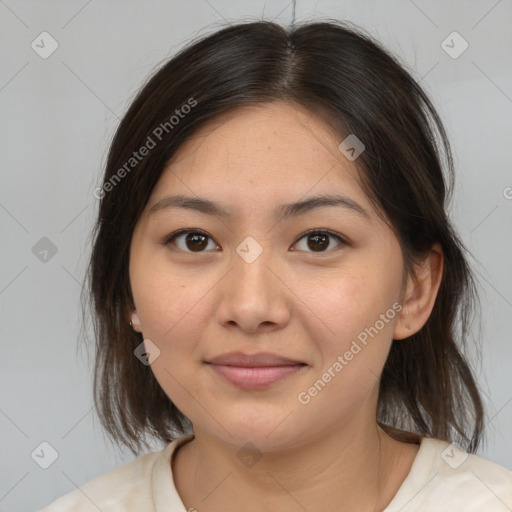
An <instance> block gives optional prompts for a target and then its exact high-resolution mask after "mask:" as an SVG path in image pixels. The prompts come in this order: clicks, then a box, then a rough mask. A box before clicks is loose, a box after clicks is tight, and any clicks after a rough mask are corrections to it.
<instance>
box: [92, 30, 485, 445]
mask: <svg viewBox="0 0 512 512" xmlns="http://www.w3.org/2000/svg"><path fill="white" fill-rule="evenodd" d="M406 69H407V68H406V66H404V64H401V63H400V62H399V61H398V60H397V59H396V58H395V57H393V56H391V55H390V54H389V53H388V52H387V51H385V50H384V49H383V48H382V47H381V46H380V45H379V43H377V42H376V41H374V40H373V39H372V38H371V37H370V36H369V35H367V34H366V33H364V32H363V31H362V30H361V29H359V28H357V27H354V26H353V25H351V24H348V23H342V22H339V21H335V20H326V21H322V22H306V23H302V24H299V25H296V26H292V27H290V28H284V27H282V26H279V25H277V24H275V23H271V22H266V21H258V22H251V23H239V24H235V25H232V26H229V27H227V28H222V29H221V30H218V31H217V32H215V33H214V34H212V35H210V36H207V37H204V38H202V39H199V40H197V41H193V42H192V43H190V44H189V45H188V46H187V47H185V48H184V49H182V50H181V51H180V52H179V53H178V54H177V55H176V56H174V57H173V58H171V59H170V60H168V61H167V62H166V63H165V64H164V65H163V66H162V67H161V68H160V69H159V70H158V71H157V72H156V73H155V74H154V75H153V76H152V77H151V78H150V79H149V80H148V81H147V83H146V84H145V85H144V86H143V87H142V89H141V90H140V92H139V93H138V95H137V96H136V98H135V99H134V101H133V102H132V104H131V106H130V107H129V109H128V111H127V113H126V115H125V116H124V118H123V119H122V121H121V123H120V125H119V127H118V129H117V132H116V133H115V135H114V138H113V141H112V144H111V147H110V151H109V154H108V159H107V163H106V169H105V173H104V178H103V185H102V187H101V189H97V190H99V192H98V193H97V194H96V195H97V197H99V198H100V205H99V215H98V219H97V223H96V225H95V227H94V230H93V232H92V238H93V240H92V242H93V247H92V255H91V259H90V264H89V269H88V275H87V285H88V286H87V287H86V288H85V289H86V292H88V296H87V299H90V308H91V313H92V319H93V325H94V335H95V340H96V354H95V357H96V362H95V367H94V401H95V404H96V407H97V410H98V413H99V417H100V420H101V423H102V425H103V426H104V428H105V429H106V431H107V432H108V433H109V434H110V436H111V438H112V439H113V440H115V441H116V442H117V443H119V444H123V445H126V446H128V447H129V448H130V450H131V451H132V452H133V453H134V454H137V453H139V452H140V449H141V447H143V446H146V447H147V446H148V445H147V442H146V440H145V436H146V435H150V436H153V437H154V438H156V439H158V440H160V441H162V442H165V443H168V442H170V441H172V440H173V439H175V438H176V437H179V436H181V435H183V434H184V433H190V432H191V431H192V430H191V427H192V425H191V423H190V421H189V420H188V418H186V417H185V416H184V415H183V414H182V413H181V411H179V410H178V409H177V407H176V406H175V405H174V404H173V403H172V402H171V400H170V399H169V398H168V397H167V396H166V394H165V393H164V392H163V390H162V389H161V387H160V385H159V384H158V382H157V381H156V379H155V377H154V375H153V373H152V371H151V368H150V366H145V365H143V364H141V362H140V361H139V360H138V359H137V358H136V357H135V356H134V350H135V348H136V347H137V346H138V345H139V344H140V343H141V342H142V336H141V334H140V333H137V332H134V331H133V330H132V329H131V328H130V326H129V319H130V312H131V310H132V309H133V307H134V304H133V298H132V294H131V290H130V281H129V275H128V262H129V249H130V242H131V237H132V233H133V230H134V227H135V225H136V223H137V221H138V219H139V216H140V214H141V212H142V210H143V209H144V207H145V206H146V204H147V201H148V199H149V196H150V194H151V192H152V190H153V188H154V187H155V185H156V183H157V181H158V180H159V178H160V176H161V174H162V171H163V169H164V167H165V165H166V162H168V161H169V159H170V158H171V157H172V156H173V155H174V154H175V152H176V151H177V150H178V148H179V147H180V146H181V144H183V143H184V142H185V141H186V140H187V139H188V138H189V137H190V136H191V135H192V134H194V132H195V131H196V130H198V129H199V128H200V127H202V126H204V125H205V124H206V123H208V122H209V121H212V120H213V119H214V118H215V117H216V116H219V115H221V114H224V113H227V112H228V111H230V110H232V109H234V108H237V107H242V106H247V105H255V104H258V103H265V102H275V101H286V102H291V103H293V104H297V105H301V106H302V107H306V108H307V109H308V110H309V111H310V112H311V113H312V114H313V115H316V116H319V117H320V118H321V119H323V120H324V121H325V122H326V123H328V124H329V125H330V126H331V127H333V128H334V129H335V130H336V132H337V133H338V134H339V137H340V139H339V140H340V142H341V141H342V140H343V139H344V138H345V137H346V136H348V135H349V134H355V135H356V136H357V138H358V139H360V140H361V141H362V142H363V143H364V145H365V151H364V152H363V153H362V154H361V155H360V156H359V158H358V160H357V164H358V167H359V168H360V174H361V176H360V180H361V184H362V186H363V188H364V190H365V192H366V193H367V194H368V197H369V198H370V200H371V201H372V203H373V204H374V205H375V207H376V210H378V211H382V212H384V217H385V218H386V220H387V221H388V223H389V225H390V226H391V227H392V229H393V230H394V232H395V233H396V236H397V239H398V240H399V242H400V245H401V248H402V251H403V254H404V261H405V265H404V266H405V271H406V272H412V271H413V266H414V263H415V262H418V261H420V260H421V258H422V256H424V255H425V254H426V252H427V251H428V249H429V248H431V247H432V245H433V244H434V243H435V242H439V243H440V244H441V246H442V249H443V251H444V271H443V277H442V283H441V287H440V290H439V293H438V296H437V298H436V302H435V305H434V308H433V311H432V313H431V315H430V317H429V319H428V321H427V322H426V324H425V325H424V326H423V328H422V329H421V330H420V331H419V332H417V333H416V334H414V335H412V336H411V337H410V338H408V339H407V340H405V341H394V342H393V344H392V348H391V351H390V354H389V357H388V359H387V361H386V364H385V367H384V370H383V374H382V377H381V382H380V394H379V403H378V415H377V418H378V421H379V425H380V426H381V427H382V428H383V429H385V430H386V431H388V432H389V433H390V435H392V436H394V437H396V438H397V439H401V440H405V441H412V440H414V439H416V440H417V436H430V437H436V438H439V439H444V440H447V441H456V442H458V443H459V444H460V445H461V446H462V447H464V448H465V449H466V450H468V451H470V452H474V451H476V449H477V447H478V444H479V442H480V440H481V435H482V431H483V416H484V414H483V407H482V401H481V398H480V394H479V391H478V388H477V385H476V383H475V379H474V377H473V375H472V370H471V369H470V366H469V363H468V361H467V360H466V358H465V356H464V348H465V345H466V341H467V339H468V337H469V334H470V319H471V315H472V312H473V309H474V308H473V307H474V306H475V305H477V301H476V300H475V299H477V296H476V288H475V284H474V280H473V277H472V273H471V271H470V267H469V265H468V262H467V259H466V253H467V251H466V250H465V249H464V246H463V244H462V243H461V241H460V240H459V238H458V237H457V235H456V234H455V233H454V231H453V229H452V227H451V224H450V221H449V219H448V217H447V213H446V208H447V201H448V199H449V195H450V193H451V188H452V187H453V162H452V156H451V149H450V145H449V142H448V139H447V135H446V133H445V130H444V128H443V126H442V123H441V120H440V118H439V116H438V114H437V113H436V110H435V109H434V107H433V105H432V104H431V102H430V100H429V98H428V97H427V95H426V94H425V92H424V91H423V90H422V89H421V88H420V86H419V85H418V83H417V82H416V81H415V80H414V79H413V78H412V75H411V73H410V72H409V71H407V70H406ZM185 105H187V108H185ZM180 113H181V114H182V115H180ZM172 116H174V119H173V118H172ZM178 118H179V119H178ZM159 127H160V128H159ZM156 134H158V136H157V135H156ZM150 139H151V140H152V142H153V143H155V145H154V147H153V148H152V149H150V151H148V152H145V153H147V154H146V155H145V156H144V157H140V159H139V158H137V159H136V160H135V159H134V156H133V153H134V152H137V151H138V150H139V149H140V148H142V147H143V146H146V147H148V146H149V145H150V144H149V143H148V141H149V140H150ZM139 156H140V155H139ZM443 156H444V162H443ZM122 169H124V172H123V171H122ZM445 180H446V181H447V183H446V182H445ZM84 314H85V308H84ZM404 431H405V432H404ZM408 432H409V433H411V434H410V435H409V434H408Z"/></svg>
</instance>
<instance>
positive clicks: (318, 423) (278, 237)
mask: <svg viewBox="0 0 512 512" xmlns="http://www.w3.org/2000/svg"><path fill="white" fill-rule="evenodd" d="M340 142H341V139H340V136H339V135H337V134H336V133H334V132H333V131H332V130H331V129H330V128H329V126H327V125H326V124H324V122H323V121H322V120H321V119H319V118H317V117H316V116H314V115H313V114H311V113H310V112H308V111H306V110H305V109H303V108H302V107H299V106H296V105H292V104H289V103H284V102H277V103H272V104H265V105H263V106H262V105H260V106H255V107H244V108H239V109H237V110H235V111H233V112H230V113H229V114H227V115H224V116H222V117H219V118H217V119H216V121H215V122H213V123H211V124H210V125H208V126H207V127H204V128H203V129H201V130H200V131H199V132H197V133H196V134H195V136H194V137H193V138H192V139H191V140H189V141H187V142H186V143H185V144H183V145H182V147H181V148H180V149H179V151H178V152H177V153H176V154H175V156H174V158H173V159H172V160H171V161H170V162H169V164H168V165H167V167H166V169H165V170H164V173H163V174H162V176H161V178H160V180H159V182H158V183H157V185H156V187H155V188H154V190H153V192H152V195H151V197H150V199H149V201H148V204H147V206H146V209H145V210H144V213H143V215H142V216H141V218H140V220H139V222H138V224H137V225H136V227H135V230H134V234H133V239H132V244H131V252H130V269H129V270H130V280H131V286H132V291H133V297H134V304H135V310H133V311H132V312H131V314H130V317H129V319H128V321H129V320H130V319H131V320H132V322H133V327H134V329H136V330H137V331H139V332H142V334H143V336H144V339H150V340H151V341H152V342H153V343H154V344H155V345H157V346H158V348H159V350H160V355H159V356H158V357H157V358H156V359H155V360H154V361H153V363H152V364H151V369H152V371H153V373H154V375H155V377H156V379H157V380H158V382H159V384H160V385H161V387H162V389H163V390H164V391H165V393H166V394H167V396H169V398H170V399H171V400H172V401H173V402H174V403H175V404H176V405H177V407H178V408H179V409H180V410H181V411H182V412H183V413H184V414H185V415H186V416H187V417H188V418H189V419H190V420H191V421H192V423H193V425H194V433H195V437H194V439H193V440H192V441H190V442H188V443H187V444H185V445H183V446H182V447H181V448H180V449H179V450H178V451H177V452H176V456H175V458H174V459H173V461H172V469H173V474H174V481H175V485H176V488H177V490H178V493H179V494H180V496H181V498H182V500H183V503H184V505H185V507H186V508H187V509H189V508H192V507H193V508H195V509H196V510H198V511H199V512H202V511H221V510H222V511H223V512H225V511H227V510H235V509H236V510H239V508H240V507H239V504H240V503H244V506H243V510H244V511H247V512H252V511H256V510H258V511H261V510H262V509H263V508H264V507H269V506H271V507H272V509H278V510H280V511H282V512H287V511H297V510H304V509H306V510H309V511H312V510H337V511H338V512H343V511H349V510H358V511H359V512H364V511H372V510H382V509H383V508H385V506H386V505H387V504H388V503H389V502H390V501H391V499H392V498H393V496H394V495H395V493H396V491H397V490H398V488H399V487H400V485H401V483H402V482H403V480H404V478H405V477H406V476H407V474H408V472H409V470H410V468H411V465H412V463H413V460H414V457H415V456H416V453H417V451H418V445H414V444H406V443H402V442H399V441H396V440H394V439H392V438H391V437H390V436H388V435H387V434H385V433H384V432H383V431H382V430H381V429H380V428H378V426H377V420H376V409H377V398H378V385H379V380H380V375H381V372H382V368H383V366H384V363H385V361H386V357H387V355H388V352H389V349H390V347H391V344H392V343H393V342H394V343H407V342H408V341H393V339H394V340H403V339H404V338H406V337H408V336H410V335H411V334H413V333H414V332H416V331H418V330H419V329H420V328H421V327H422V326H423V325H424V323H425V322H426V321H427V319H428V317H429V315H430V312H431V310H432V308H433V305H434V301H435V297H436V294H437V291H438V288H439V284H440V279H441V275H442V263H443V257H442V251H441V249H440V247H439V246H437V245H435V246H434V247H432V250H431V251H430V252H429V253H428V254H427V255H426V257H425V260H424V262H423V264H422V265H421V266H419V267H417V269H416V271H417V272H416V274H417V275H416V277H414V276H406V275H405V274H404V270H403V269H404V262H403V258H402V251H401V248H400V245H399V243H398V240H397V239H396V237H395V235H394V234H393V232H392V230H391V229H390V228H389V226H387V225H386V224H385V223H384V222H383V221H382V220H381V219H380V218H379V217H378V215H377V212H375V211H374V210H373V208H372V205H371V203H370V201H369V199H368V198H367V197H366V195H365V193H364V192H363V191H362V190H361V188H360V186H359V184H358V179H357V176H358V174H357V167H356V164H357V160H356V161H354V162H351V161H349V160H348V159H347V158H345V156H344V155H343V154H342V153H341V152H340V151H339V150H338V145H339V144H340ZM178 193H179V194H184V195H188V196H193V197H202V198H207V199H210V200H212V201H215V202H218V203H220V204H221V205H222V206H224V207H225V208H229V209H231V210H232V211H233V213H234V216H233V217H232V218H219V217H216V216H213V215H209V214H205V213H202V212H198V211H194V210H192V209H184V208H177V207H172V208H167V209H161V210H158V211H155V212H153V213H149V210H150V209H151V207H152V206H153V205H155V204H156V203H157V202H158V201H160V200H161V199H162V198H164V197H166V196H168V195H170V194H178ZM330 193H338V194H342V195H344V196H347V197H349V198H350V199H352V200H353V201H355V202H356V203H358V204H359V205H360V206H361V207H362V208H364V210H365V211H366V212H367V216H364V215H359V214H358V213H356V212H354V211H353V210H350V209H346V208H342V207H339V206H329V207H322V208H318V209H316V210H312V211H310V212H308V213H307V214H304V215H297V216H294V217H290V218H287V219H284V220H280V221H278V220H276V218H275V217H274V209H275V208H276V207H277V206H279V205H282V204H284V203H289V202H293V201H298V200H302V199H305V198H308V197H311V196H313V195H317V194H330ZM183 228H187V229H190V231H194V229H200V230H202V231H205V232H206V233H207V234H208V236H209V237H211V238H207V239H206V242H205V245H204V249H202V252H197V251H194V250H193V248H194V246H193V245H191V244H190V243H189V244H187V243H186V239H185V237H186V235H183V236H181V237H179V238H178V239H177V240H175V241H174V243H169V244H168V245H165V240H166V239H167V238H168V236H169V235H170V234H171V233H173V232H174V231H177V230H178V229H183ZM310 229H319V230H321V229H324V230H325V229H327V230H330V231H333V232H335V233H338V234H339V235H340V236H341V237H342V238H343V239H344V240H345V241H346V242H347V243H341V242H339V241H338V240H336V239H335V238H334V237H330V238H329V239H328V240H329V245H328V246H327V247H326V248H324V249H321V250H320V251H315V250H314V246H313V248H311V247H312V244H308V236H305V237H304V236H303V234H304V232H305V231H307V230H310ZM248 236H251V237H252V238H253V239H255V240H256V241H257V243H258V244H259V245H260V247H261V249H262V253H261V254H260V255H259V256H258V257H257V258H256V259H255V260H254V261H253V262H251V263H248V262H247V261H245V260H244V259H243V258H242V257H240V256H239V254H238V253H237V252H236V248H237V247H238V246H239V244H240V243H241V242H242V241H243V240H244V239H245V238H246V237H248ZM326 245H327V242H326ZM395 303H398V304H400V305H401V306H402V309H401V311H400V313H397V314H396V315H394V318H392V319H390V320H389V319H388V322H387V323H385V325H384V327H383V328H382V329H381V330H379V332H378V334H377V335H375V336H374V337H373V338H369V341H368V343H367V345H366V346H364V348H363V349H362V350H361V351H360V352H358V353H357V355H355V356H354V357H353V359H352V360H350V361H348V364H347V365H346V366H344V367H343V370H342V371H341V372H339V373H337V374H336V376H335V377H334V378H332V379H331V380H330V382H329V383H328V384H327V385H326V386H325V387H324V388H323V389H322V390H321V392H319V393H317V395H316V396H314V397H312V398H311V400H310V401H309V403H307V404H302V403H300V402H299V401H298V398H297V397H298V395H299V393H301V392H304V391H307V390H308V389H309V388H310V387H311V386H312V384H313V383H314V382H315V381H316V380H318V379H319V378H321V377H322V375H323V374H324V373H325V372H326V371H327V370H328V368H329V367H332V365H333V363H334V362H335V361H336V360H337V357H338V355H340V354H344V353H345V352H346V351H347V350H349V348H350V346H351V343H352V341H353V340H355V339H356V337H357V335H358V334H359V333H361V332H362V331H364V329H365V328H368V327H370V326H374V325H375V323H376V321H377V320H378V319H379V318H380V317H379V315H381V314H385V313H386V311H388V310H389V309H390V308H392V305H393V304H395ZM230 351H244V352H246V353H255V352H263V351H267V352H273V353H276V354H279V355H282V356H285V357H289V358H293V359H298V360H300V361H302V362H304V363H306V364H307V366H305V367H304V368H303V369H302V370H300V371H299V372H297V373H295V374H294V375H292V376H290V377H287V378H285V379H283V380H281V381H279V382H277V383H274V384H272V385H270V386H268V387H267V388H265V389H263V390H243V389H240V388H238V387H236V386H234V385H233V384H231V383H228V382H225V381H224V380H223V379H221V378H220V377H219V376H218V375H216V374H215V373H214V372H212V370H211V368H210V367H209V366H208V365H206V364H205V363H204V360H206V359H211V358H212V357H215V356H218V355H220V354H224V353H227V352H230ZM247 442H250V443H252V445H254V446H255V447H256V450H257V454H258V456H261V458H260V459H259V460H258V461H257V462H256V463H255V464H254V465H252V466H251V467H248V466H246V465H245V464H243V463H242V461H241V460H240V459H239V458H238V457H237V454H238V453H239V451H240V449H241V447H243V446H244V445H246V443H247Z"/></svg>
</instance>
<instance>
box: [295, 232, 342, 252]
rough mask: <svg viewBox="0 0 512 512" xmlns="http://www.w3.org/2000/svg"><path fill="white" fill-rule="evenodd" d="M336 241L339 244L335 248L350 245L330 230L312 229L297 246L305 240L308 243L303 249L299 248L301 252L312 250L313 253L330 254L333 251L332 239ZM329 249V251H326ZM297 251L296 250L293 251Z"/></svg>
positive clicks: (302, 237)
mask: <svg viewBox="0 0 512 512" xmlns="http://www.w3.org/2000/svg"><path fill="white" fill-rule="evenodd" d="M333 238H334V239H335V240H336V241H337V242H338V244H337V245H336V246H335V247H334V248H336V247H338V246H340V245H348V244H347V242H346V241H345V240H344V239H343V238H342V237H341V236H340V235H338V234H337V233H333V232H332V231H329V230H319V229H312V230H310V231H308V232H307V233H305V234H304V235H302V236H301V238H299V240H298V242H296V243H295V245H298V244H299V245H300V242H301V240H303V239H305V240H306V242H305V244H303V246H302V248H299V249H298V250H300V251H308V249H311V252H329V251H330V250H332V249H333V247H332V243H331V239H333ZM326 249H328V250H326ZM292 250H296V249H292Z"/></svg>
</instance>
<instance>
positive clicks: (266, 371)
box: [205, 352, 307, 389]
mask: <svg viewBox="0 0 512 512" xmlns="http://www.w3.org/2000/svg"><path fill="white" fill-rule="evenodd" d="M205 363H206V364H208V366H210V368H211V369H212V370H213V371H214V372H215V373H216V374H217V375H219V376H221V377H223V378H224V379H226V380H227V381H229V382H230V383H231V384H234V385H235V386H237V387H239V388H242V389H263V388H266V387H267V386H270V385H271V384H274V383H276V382H278V381H280V380H282V379H284V378H286V377H288V376H291V375H293V374H295V373H297V372H298V371H300V370H301V369H302V368H304V367H305V366H307V365H306V363H303V362H301V361H297V360H295V359H289V358H287V357H283V356H279V355H277V354H272V353H269V352H260V353H258V354H244V353H242V352H230V353H228V354H223V355H220V356H217V357H215V358H213V359H210V360H208V361H205Z"/></svg>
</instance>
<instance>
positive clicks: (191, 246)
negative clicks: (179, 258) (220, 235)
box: [164, 229, 219, 253]
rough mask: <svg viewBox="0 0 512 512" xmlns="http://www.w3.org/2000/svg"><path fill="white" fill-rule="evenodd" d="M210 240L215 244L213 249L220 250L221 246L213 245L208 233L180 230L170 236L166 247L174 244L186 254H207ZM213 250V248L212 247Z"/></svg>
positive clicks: (198, 230)
mask: <svg viewBox="0 0 512 512" xmlns="http://www.w3.org/2000/svg"><path fill="white" fill-rule="evenodd" d="M208 240H210V241H211V242H212V244H213V249H218V248H219V246H218V245H217V244H215V243H213V239H212V238H211V237H210V236H209V235H208V233H206V232H204V231H202V230H200V229H188V230H187V229H180V230H179V231H176V232H175V233H172V234H171V235H169V236H168V237H167V238H166V240H165V242H164V245H169V244H173V245H175V246H177V247H178V249H179V250H181V251H184V252H189V253H192V252H205V249H207V248H208V245H209V244H208ZM210 249H212V247H210Z"/></svg>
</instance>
